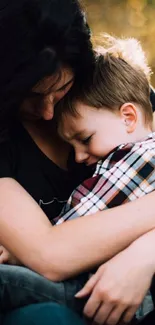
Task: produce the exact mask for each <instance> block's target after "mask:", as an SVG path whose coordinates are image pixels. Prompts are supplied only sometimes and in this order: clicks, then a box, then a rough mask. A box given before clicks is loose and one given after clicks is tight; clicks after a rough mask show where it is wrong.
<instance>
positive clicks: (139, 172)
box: [55, 132, 155, 224]
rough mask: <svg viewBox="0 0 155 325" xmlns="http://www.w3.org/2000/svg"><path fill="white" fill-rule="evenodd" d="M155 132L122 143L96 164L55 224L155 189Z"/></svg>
mask: <svg viewBox="0 0 155 325" xmlns="http://www.w3.org/2000/svg"><path fill="white" fill-rule="evenodd" d="M154 169H155V132H154V133H151V134H150V135H149V136H148V137H147V138H145V139H144V140H143V141H141V142H136V143H129V144H122V145H120V146H118V147H117V148H115V150H114V151H113V152H111V153H110V154H109V155H108V157H107V158H105V159H104V160H100V161H99V162H98V163H97V165H96V170H95V173H94V174H93V176H92V177H91V178H89V179H87V180H85V181H84V182H83V183H82V184H80V185H79V186H78V187H77V188H76V189H75V190H74V191H73V193H72V194H71V196H70V198H69V200H68V202H67V204H66V205H65V207H64V209H63V211H62V213H61V215H60V216H59V217H58V218H57V220H55V221H56V224H60V223H62V222H64V221H66V220H68V219H74V218H77V217H81V216H84V215H89V214H93V213H95V212H97V211H99V210H104V209H108V208H112V207H115V206H118V205H121V204H123V203H126V202H128V201H133V200H135V199H137V198H140V197H142V196H144V195H145V194H147V193H150V192H152V191H153V190H154V189H155V173H154Z"/></svg>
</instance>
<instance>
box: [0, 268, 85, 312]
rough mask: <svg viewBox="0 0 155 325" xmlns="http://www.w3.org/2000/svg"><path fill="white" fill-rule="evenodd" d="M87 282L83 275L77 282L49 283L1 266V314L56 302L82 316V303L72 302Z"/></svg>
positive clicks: (24, 270) (38, 276)
mask: <svg viewBox="0 0 155 325" xmlns="http://www.w3.org/2000/svg"><path fill="white" fill-rule="evenodd" d="M86 281H87V275H85V274H83V275H81V276H79V277H76V279H71V280H68V281H63V282H52V281H50V280H47V279H45V278H44V277H43V276H41V275H39V274H37V273H35V272H33V271H31V270H29V269H27V268H25V267H21V266H11V265H4V264H1V265H0V311H1V312H6V311H9V310H11V309H14V308H18V307H22V306H25V305H30V304H34V303H40V302H49V301H51V302H55V303H58V304H63V305H66V306H68V307H69V308H71V309H73V310H75V311H77V312H79V313H80V312H81V311H82V308H83V302H81V300H80V301H78V299H76V298H74V295H75V294H76V292H78V291H79V290H80V289H81V288H82V287H83V285H84V283H85V282H86Z"/></svg>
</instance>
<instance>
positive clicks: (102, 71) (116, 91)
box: [56, 35, 153, 125]
mask: <svg viewBox="0 0 155 325" xmlns="http://www.w3.org/2000/svg"><path fill="white" fill-rule="evenodd" d="M105 41H106V42H103V43H104V46H103V47H101V46H100V47H98V48H96V49H95V51H96V64H95V68H94V71H93V75H92V76H88V80H87V82H85V83H84V84H83V83H81V84H80V85H78V87H75V86H73V88H72V89H71V91H70V92H69V93H68V94H67V95H66V96H65V97H64V98H63V99H62V100H61V101H60V104H58V106H59V107H60V110H57V109H56V110H57V112H59V113H58V114H59V120H61V117H63V116H64V115H65V114H68V113H69V114H72V115H74V116H75V115H76V114H78V111H77V109H76V102H77V101H80V102H82V103H84V104H86V105H88V106H91V107H95V108H103V109H104V108H109V110H111V111H118V110H119V109H120V107H121V106H122V105H123V104H124V103H128V102H132V103H135V104H138V105H139V106H140V108H141V110H142V112H143V116H144V122H145V124H148V125H152V119H153V113H152V106H151V103H150V85H149V81H148V79H149V76H150V68H149V67H148V65H147V61H146V58H145V54H144V52H143V50H142V48H141V45H140V43H139V42H138V41H136V40H135V39H118V38H114V37H112V36H109V35H107V36H106V37H105ZM105 44H106V46H105ZM131 45H132V46H131ZM138 58H139V59H138Z"/></svg>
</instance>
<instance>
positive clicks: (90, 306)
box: [83, 294, 101, 319]
mask: <svg viewBox="0 0 155 325" xmlns="http://www.w3.org/2000/svg"><path fill="white" fill-rule="evenodd" d="M100 305H101V299H100V297H97V296H96V295H95V294H92V295H91V296H90V298H89V299H88V301H87V303H86V305H85V307H84V310H83V313H84V315H85V316H86V317H88V318H91V319H93V318H94V316H95V314H96V312H97V310H98V309H99V307H100Z"/></svg>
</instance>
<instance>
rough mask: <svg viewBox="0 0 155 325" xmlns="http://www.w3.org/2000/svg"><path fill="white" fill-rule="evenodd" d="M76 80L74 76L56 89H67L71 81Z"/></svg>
mask: <svg viewBox="0 0 155 325" xmlns="http://www.w3.org/2000/svg"><path fill="white" fill-rule="evenodd" d="M73 81H74V78H72V79H70V80H69V81H68V82H66V84H64V85H63V86H62V87H60V88H57V89H56V91H61V90H63V89H65V88H66V87H67V86H68V85H70V83H71V82H73Z"/></svg>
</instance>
